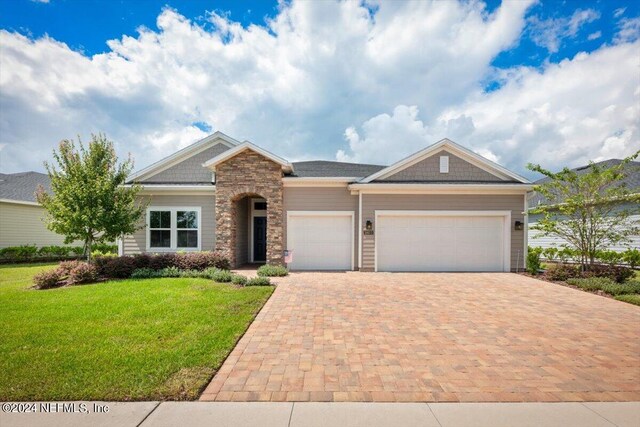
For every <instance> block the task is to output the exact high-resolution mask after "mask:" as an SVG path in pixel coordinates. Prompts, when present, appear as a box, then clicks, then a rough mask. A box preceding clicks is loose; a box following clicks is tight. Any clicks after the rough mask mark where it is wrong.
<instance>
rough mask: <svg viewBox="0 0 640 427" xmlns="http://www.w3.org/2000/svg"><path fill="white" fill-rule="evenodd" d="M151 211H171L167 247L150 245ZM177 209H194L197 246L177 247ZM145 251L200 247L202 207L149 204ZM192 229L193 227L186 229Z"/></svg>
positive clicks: (172, 250)
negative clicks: (169, 244) (169, 237)
mask: <svg viewBox="0 0 640 427" xmlns="http://www.w3.org/2000/svg"><path fill="white" fill-rule="evenodd" d="M151 211H170V212H171V228H170V230H171V246H170V247H168V248H154V247H151V221H150V219H151ZM178 211H195V212H197V215H198V246H197V247H195V248H179V247H178V246H177V245H178V224H177V216H178V214H177V212H178ZM146 225H147V226H146V229H147V233H146V234H147V236H146V237H147V242H146V250H147V252H178V251H185V252H197V251H200V250H201V247H202V208H201V207H200V206H149V207H147V224H146ZM186 230H193V229H186Z"/></svg>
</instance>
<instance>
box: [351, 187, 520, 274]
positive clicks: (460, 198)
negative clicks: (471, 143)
mask: <svg viewBox="0 0 640 427" xmlns="http://www.w3.org/2000/svg"><path fill="white" fill-rule="evenodd" d="M376 210H443V211H447V210H452V211H453V210H459V211H463V210H472V211H479V210H510V211H511V268H512V269H515V268H516V267H517V265H518V264H517V263H518V253H519V255H520V262H519V265H520V268H522V266H523V262H524V261H523V251H524V230H514V229H513V224H514V223H515V221H524V214H523V211H524V194H523V195H449V194H447V195H440V194H433V195H430V194H402V195H401V194H396V195H394V194H363V195H362V220H361V224H360V229H363V228H364V223H365V221H366V220H371V221H372V222H373V229H374V235H373V236H363V239H362V255H363V260H362V268H363V270H370V271H371V270H373V269H374V268H375V227H376V224H375V211H376Z"/></svg>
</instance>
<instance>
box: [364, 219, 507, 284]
mask: <svg viewBox="0 0 640 427" xmlns="http://www.w3.org/2000/svg"><path fill="white" fill-rule="evenodd" d="M374 216H375V221H376V222H375V225H374V227H375V226H377V224H378V218H379V217H381V216H453V217H456V216H457V217H461V216H501V217H503V222H502V227H503V230H502V231H503V233H504V234H503V236H502V239H503V240H502V257H503V261H502V268H503V271H504V272H507V273H508V272H510V271H511V211H433V210H430V211H414V210H406V211H399V210H376V211H374ZM373 251H374V252H373V259H374V260H373V262H374V271H376V272H377V271H378V242H377V241H376V242H375V243H374V247H373Z"/></svg>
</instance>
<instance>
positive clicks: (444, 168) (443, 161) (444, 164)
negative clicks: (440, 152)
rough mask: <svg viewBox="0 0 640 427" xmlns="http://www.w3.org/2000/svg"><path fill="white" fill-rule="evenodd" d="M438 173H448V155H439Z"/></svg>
mask: <svg viewBox="0 0 640 427" xmlns="http://www.w3.org/2000/svg"><path fill="white" fill-rule="evenodd" d="M440 173H449V156H440Z"/></svg>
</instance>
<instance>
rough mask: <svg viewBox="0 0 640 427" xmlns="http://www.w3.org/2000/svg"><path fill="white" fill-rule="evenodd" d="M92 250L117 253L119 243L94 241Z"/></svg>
mask: <svg viewBox="0 0 640 427" xmlns="http://www.w3.org/2000/svg"><path fill="white" fill-rule="evenodd" d="M91 251H97V252H101V253H102V254H104V255H106V254H117V253H118V245H114V244H110V243H94V244H93V245H91Z"/></svg>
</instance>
